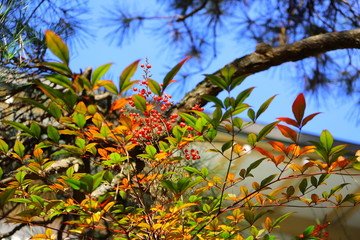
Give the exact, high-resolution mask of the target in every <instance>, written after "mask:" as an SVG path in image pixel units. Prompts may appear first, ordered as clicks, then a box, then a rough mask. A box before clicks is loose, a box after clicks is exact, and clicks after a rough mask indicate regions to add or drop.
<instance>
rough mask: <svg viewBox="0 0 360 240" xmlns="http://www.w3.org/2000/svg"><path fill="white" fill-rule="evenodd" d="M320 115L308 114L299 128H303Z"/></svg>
mask: <svg viewBox="0 0 360 240" xmlns="http://www.w3.org/2000/svg"><path fill="white" fill-rule="evenodd" d="M320 113H321V112H318V113H313V114H310V115H309V116H307V117H305V118H304V120H303V122H302V124H301V127H303V126H305V124H307V123H308V122H309V121H310V120H311V119H313V118H314V117H315V116H316V115H318V114H320Z"/></svg>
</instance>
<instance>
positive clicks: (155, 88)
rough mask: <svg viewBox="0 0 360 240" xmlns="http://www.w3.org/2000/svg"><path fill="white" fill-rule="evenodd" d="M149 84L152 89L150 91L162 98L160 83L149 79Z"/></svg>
mask: <svg viewBox="0 0 360 240" xmlns="http://www.w3.org/2000/svg"><path fill="white" fill-rule="evenodd" d="M147 82H148V86H149V88H150V90H151V91H152V92H153V93H154V94H155V95H158V96H161V87H160V84H159V83H158V82H156V81H155V80H152V79H150V78H148V79H147Z"/></svg>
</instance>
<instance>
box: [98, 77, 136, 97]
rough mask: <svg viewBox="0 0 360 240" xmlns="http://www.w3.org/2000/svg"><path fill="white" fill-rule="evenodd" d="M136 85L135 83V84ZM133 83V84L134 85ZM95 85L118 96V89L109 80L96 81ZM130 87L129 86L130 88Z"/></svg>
mask: <svg viewBox="0 0 360 240" xmlns="http://www.w3.org/2000/svg"><path fill="white" fill-rule="evenodd" d="M135 83H136V82H135ZM135 83H134V84H135ZM97 85H98V86H99V87H104V88H105V89H106V90H108V91H109V92H111V93H112V94H118V93H119V92H118V89H117V87H116V86H115V84H114V82H113V81H111V80H99V81H97ZM131 86H132V85H130V87H131Z"/></svg>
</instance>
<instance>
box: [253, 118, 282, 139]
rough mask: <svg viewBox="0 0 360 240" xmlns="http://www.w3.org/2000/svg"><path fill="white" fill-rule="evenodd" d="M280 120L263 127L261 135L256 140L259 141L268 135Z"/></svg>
mask: <svg viewBox="0 0 360 240" xmlns="http://www.w3.org/2000/svg"><path fill="white" fill-rule="evenodd" d="M279 122H280V121H276V122H273V123H270V124H268V125H266V126H265V127H264V128H263V129H261V130H260V132H259V135H258V136H257V138H256V141H257V142H259V141H261V140H262V139H263V138H264V137H266V136H267V135H268V134H269V133H270V132H271V131H272V130H273V129H274V127H275V126H276V124H278V123H279Z"/></svg>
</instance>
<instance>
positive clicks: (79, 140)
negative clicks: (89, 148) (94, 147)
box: [75, 138, 86, 150]
mask: <svg viewBox="0 0 360 240" xmlns="http://www.w3.org/2000/svg"><path fill="white" fill-rule="evenodd" d="M75 145H76V146H78V147H79V148H80V149H81V150H85V146H86V142H85V140H84V139H82V138H76V139H75Z"/></svg>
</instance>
